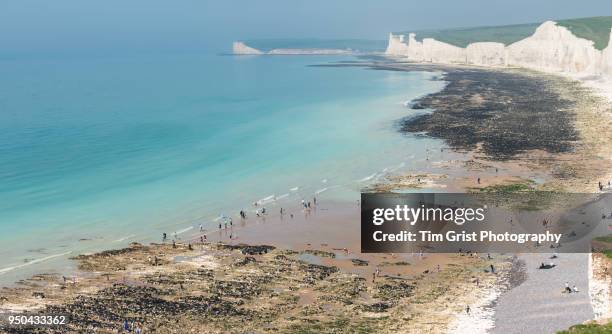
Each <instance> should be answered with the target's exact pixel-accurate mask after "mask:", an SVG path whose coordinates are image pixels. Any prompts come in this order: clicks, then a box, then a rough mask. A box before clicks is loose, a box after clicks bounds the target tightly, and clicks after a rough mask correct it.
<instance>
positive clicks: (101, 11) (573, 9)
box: [0, 0, 612, 55]
mask: <svg viewBox="0 0 612 334" xmlns="http://www.w3.org/2000/svg"><path fill="white" fill-rule="evenodd" d="M602 15H612V1H610V0H581V1H576V0H511V1H507V0H506V1H503V2H502V1H497V0H422V1H411V0H404V1H401V0H370V1H364V0H2V1H0V55H2V53H10V52H41V51H65V52H71V51H77V50H131V49H133V50H138V49H145V50H146V49H168V50H172V49H184V50H201V49H204V50H210V51H213V52H221V51H224V50H227V49H228V48H229V47H230V46H231V42H232V41H234V40H249V39H260V38H332V39H333V38H359V39H386V38H387V34H388V33H389V32H391V31H405V30H419V29H431V28H452V27H472V26H482V25H503V24H514V23H530V22H541V21H544V20H547V19H555V18H574V17H587V16H602Z"/></svg>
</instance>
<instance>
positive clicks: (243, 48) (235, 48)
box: [232, 42, 264, 55]
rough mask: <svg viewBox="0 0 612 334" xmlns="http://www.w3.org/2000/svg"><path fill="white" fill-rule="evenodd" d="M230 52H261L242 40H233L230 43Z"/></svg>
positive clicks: (240, 53)
mask: <svg viewBox="0 0 612 334" xmlns="http://www.w3.org/2000/svg"><path fill="white" fill-rule="evenodd" d="M232 53H233V54H235V55H262V54H264V53H263V52H261V51H259V50H257V49H255V48H252V47H250V46H248V45H246V44H244V43H243V42H234V44H233V45H232Z"/></svg>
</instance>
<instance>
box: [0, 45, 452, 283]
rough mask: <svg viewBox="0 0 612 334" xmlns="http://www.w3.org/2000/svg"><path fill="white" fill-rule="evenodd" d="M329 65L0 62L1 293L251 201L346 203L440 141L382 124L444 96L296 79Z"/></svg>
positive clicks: (355, 79)
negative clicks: (39, 274) (32, 275)
mask: <svg viewBox="0 0 612 334" xmlns="http://www.w3.org/2000/svg"><path fill="white" fill-rule="evenodd" d="M342 59H347V58H338V57H333V58H330V57H300V56H295V57H265V56H264V57H233V56H219V55H199V54H181V55H157V56H155V55H149V56H146V57H143V56H142V55H139V56H134V57H127V56H126V57H100V58H95V57H89V58H71V59H62V58H59V57H56V58H53V59H47V60H41V59H28V60H11V59H8V60H0V228H1V230H2V233H0V244H1V245H2V246H1V248H2V254H3V256H2V258H0V279H2V276H4V277H5V278H9V279H13V278H16V277H18V275H19V273H23V272H24V271H27V270H34V269H33V268H44V267H45V265H46V266H52V263H56V262H57V260H58V259H61V258H65V257H67V256H69V254H68V253H67V252H72V253H71V254H72V255H74V254H75V253H78V252H82V251H88V250H94V249H101V248H113V247H119V246H121V245H125V244H127V243H129V242H131V241H147V240H159V238H160V235H161V232H168V234H169V235H170V234H171V233H173V232H174V231H177V232H178V233H179V234H183V233H184V234H189V233H190V232H191V233H192V232H194V231H195V229H197V226H198V225H199V224H200V223H202V224H204V225H205V226H207V227H210V226H212V225H213V224H215V219H216V218H217V217H218V216H219V215H220V214H225V215H234V216H236V214H237V212H238V211H239V210H240V209H243V208H244V209H246V210H249V211H251V210H253V208H252V206H251V203H253V202H254V201H257V200H260V199H264V198H268V200H266V202H269V203H268V204H266V205H268V206H269V207H271V208H275V209H274V210H277V208H278V207H279V206H282V205H290V204H291V203H298V201H299V200H301V198H312V196H313V195H314V194H315V193H316V194H318V197H319V198H320V199H321V200H326V199H331V198H333V199H335V200H351V201H353V200H355V199H357V198H358V195H359V189H360V188H361V187H363V186H364V185H366V184H367V183H368V182H374V181H375V180H376V178H378V177H380V175H383V174H384V173H386V172H391V171H394V170H398V169H402V168H403V169H407V168H416V167H418V164H419V163H422V161H423V157H424V155H425V150H426V149H427V148H434V147H437V146H438V145H439V143H438V142H436V141H433V140H430V139H423V138H421V139H419V138H415V137H406V136H404V135H401V134H399V133H398V132H397V131H396V123H395V122H396V121H397V120H398V119H400V118H401V117H404V116H406V115H410V113H412V111H411V110H409V109H408V108H406V107H405V105H404V102H406V101H408V100H410V99H413V98H415V97H417V96H420V95H423V94H427V93H429V92H433V91H436V90H438V89H440V88H441V87H442V85H443V84H442V83H441V82H440V81H432V80H430V79H431V77H432V76H434V75H435V74H434V73H401V72H387V71H373V70H366V69H362V68H346V67H338V68H333V67H310V66H308V65H310V64H321V63H328V62H331V61H338V60H342ZM296 189H297V190H296ZM270 199H276V200H275V201H273V202H272V201H269V200H270ZM284 203H287V204H284ZM56 255H57V257H55V256H56ZM45 269H47V268H45Z"/></svg>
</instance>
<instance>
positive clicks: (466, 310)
mask: <svg viewBox="0 0 612 334" xmlns="http://www.w3.org/2000/svg"><path fill="white" fill-rule="evenodd" d="M470 311H471V310H470V305H466V306H465V313H467V314H470Z"/></svg>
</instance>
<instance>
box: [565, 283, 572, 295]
mask: <svg viewBox="0 0 612 334" xmlns="http://www.w3.org/2000/svg"><path fill="white" fill-rule="evenodd" d="M565 292H567V293H572V289H571V288H570V286H569V283H568V282H565Z"/></svg>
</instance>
